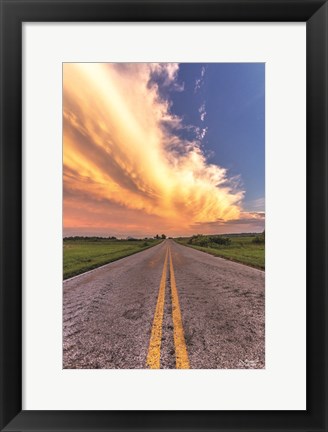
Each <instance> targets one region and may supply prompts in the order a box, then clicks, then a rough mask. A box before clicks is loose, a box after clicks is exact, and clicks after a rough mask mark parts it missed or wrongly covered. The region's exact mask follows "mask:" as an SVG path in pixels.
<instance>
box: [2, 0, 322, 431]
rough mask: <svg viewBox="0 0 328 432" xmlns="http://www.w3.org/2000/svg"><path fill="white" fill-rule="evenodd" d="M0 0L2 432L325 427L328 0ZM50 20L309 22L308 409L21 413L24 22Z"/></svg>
mask: <svg viewBox="0 0 328 432" xmlns="http://www.w3.org/2000/svg"><path fill="white" fill-rule="evenodd" d="M0 3H1V127H0V130H1V156H0V161H1V168H0V178H1V212H0V217H1V225H0V226H1V237H0V238H1V248H0V254H1V255H0V258H1V259H0V265H1V268H0V277H1V315H0V317H1V318H0V324H1V345H0V349H1V351H0V386H1V394H0V404H1V405H0V429H1V431H34V430H35V431H36V430H38V431H41V430H42V431H48V430H49V431H50V430H51V431H71V430H76V431H98V430H99V431H100V430H102V431H105V430H106V431H124V430H126V431H137V430H138V431H166V430H167V431H169V430H170V431H214V430H215V431H221V432H223V431H253V430H254V431H269V430H270V431H272V432H273V431H294V432H295V431H313V432H314V431H316V432H319V431H327V430H328V422H327V413H328V410H327V407H328V400H327V394H328V386H327V377H328V373H327V372H328V370H327V364H328V358H327V348H328V343H327V336H328V332H327V323H328V320H327V314H328V303H327V167H328V164H327V106H328V87H327V79H328V4H327V1H323V0H203V1H202V0H176V1H163V0H156V1H155V0H148V1H146V0H135V1H133V0H120V1H115V0H94V1H92V0H66V1H61V0H26V1H24V0H1V1H0ZM52 21H54V22H68V21H70V22H74V21H76V22H88V21H90V22H106V21H155V22H160V21H168V22H170V21H171V22H178V21H203V22H204V21H205V22H210V21H212V22H213V21H222V22H232V21H251V22H256V21H257V22H260V21H262V22H282V21H284V22H287V21H291V22H293V21H298V22H306V26H307V37H306V49H307V66H306V67H307V83H306V85H307V89H306V95H307V125H306V126H307V137H306V138H307V168H306V175H307V190H306V193H307V232H306V242H307V280H306V283H307V409H306V411H22V402H21V401H22V313H21V311H22V23H23V22H52ZM291 55H292V53H291ZM304 235H305V233H304ZM195 391H197V389H195ZM281 391H282V392H283V391H284V390H283V389H281Z"/></svg>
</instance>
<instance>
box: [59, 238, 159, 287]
mask: <svg viewBox="0 0 328 432" xmlns="http://www.w3.org/2000/svg"><path fill="white" fill-rule="evenodd" d="M160 241H161V240H154V239H150V240H149V239H147V240H107V239H101V240H97V241H92V240H88V239H76V240H72V239H68V240H67V239H64V242H63V243H64V252H63V256H64V279H67V278H70V277H72V276H76V275H78V274H80V273H84V272H86V271H88V270H91V269H94V268H96V267H99V266H101V265H104V264H107V263H110V262H112V261H116V260H118V259H120V258H123V257H126V256H128V255H132V254H134V253H136V252H140V251H141V250H144V249H147V248H149V247H152V246H155V245H156V244H158V243H160Z"/></svg>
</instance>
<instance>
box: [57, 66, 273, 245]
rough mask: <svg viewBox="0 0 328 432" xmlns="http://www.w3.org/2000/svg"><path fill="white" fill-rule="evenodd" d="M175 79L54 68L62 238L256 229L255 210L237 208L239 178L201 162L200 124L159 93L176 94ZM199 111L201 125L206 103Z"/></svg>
mask: <svg viewBox="0 0 328 432" xmlns="http://www.w3.org/2000/svg"><path fill="white" fill-rule="evenodd" d="M178 73H179V65H177V64H154V63H148V64H144V63H141V64H105V63H102V64H97V63H83V64H82V63H81V64H78V63H76V64H69V63H67V64H64V65H63V145H64V151H63V164H64V166H63V176H64V178H63V182H64V184H63V185H64V235H103V236H107V235H115V236H118V237H123V236H127V235H131V236H140V237H143V236H153V235H155V234H157V233H159V234H161V233H162V232H163V233H165V234H166V235H170V236H177V235H189V234H194V233H197V232H199V233H204V234H206V233H220V232H241V231H259V230H261V228H263V226H264V209H258V210H257V209H256V208H255V207H254V210H253V209H251V208H246V209H245V208H244V204H243V202H244V196H245V192H246V191H245V187H244V186H243V183H242V176H239V175H231V174H230V173H229V171H228V170H227V169H226V168H225V167H224V166H220V165H219V164H217V163H211V162H210V160H209V158H208V155H207V153H206V151H205V148H204V143H203V142H202V140H203V138H204V136H205V134H206V132H207V130H205V127H204V131H205V132H204V131H203V130H200V129H199V127H196V126H194V125H191V124H186V123H185V121H184V119H183V117H182V116H178V115H176V114H174V113H173V112H172V110H171V102H170V100H169V98H166V97H164V96H163V94H162V92H161V91H160V85H161V86H162V87H163V88H164V90H165V91H166V92H168V91H169V89H170V91H173V92H182V91H184V89H183V83H181V82H179V79H178ZM199 113H200V116H201V121H205V120H206V111H205V105H204V106H203V107H201V108H200V111H199ZM184 130H187V131H188V132H189V133H190V135H192V134H193V138H190V137H188V138H187V137H184V136H183V134H182V133H181V131H184ZM240 174H241V173H240Z"/></svg>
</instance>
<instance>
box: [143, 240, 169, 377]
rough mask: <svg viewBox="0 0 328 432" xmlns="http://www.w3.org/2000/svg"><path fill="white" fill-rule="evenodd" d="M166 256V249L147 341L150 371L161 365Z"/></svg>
mask: <svg viewBox="0 0 328 432" xmlns="http://www.w3.org/2000/svg"><path fill="white" fill-rule="evenodd" d="M167 256H168V248H167V249H166V255H165V260H164V266H163V272H162V278H161V283H160V286H159V293H158V299H157V304H156V310H155V315H154V321H153V327H152V331H151V336H150V341H149V348H148V355H147V366H148V367H149V368H150V369H159V368H160V364H161V363H160V361H161V341H162V323H163V315H164V300H165V284H166V271H167Z"/></svg>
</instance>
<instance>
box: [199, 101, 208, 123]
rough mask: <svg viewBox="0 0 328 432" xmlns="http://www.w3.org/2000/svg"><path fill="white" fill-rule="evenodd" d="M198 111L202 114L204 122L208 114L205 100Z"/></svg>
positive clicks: (201, 117)
mask: <svg viewBox="0 0 328 432" xmlns="http://www.w3.org/2000/svg"><path fill="white" fill-rule="evenodd" d="M198 112H199V114H200V119H201V121H202V122H203V121H204V120H205V116H206V106H205V102H204V103H203V104H202V105H201V106H200V107H199V109H198Z"/></svg>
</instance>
